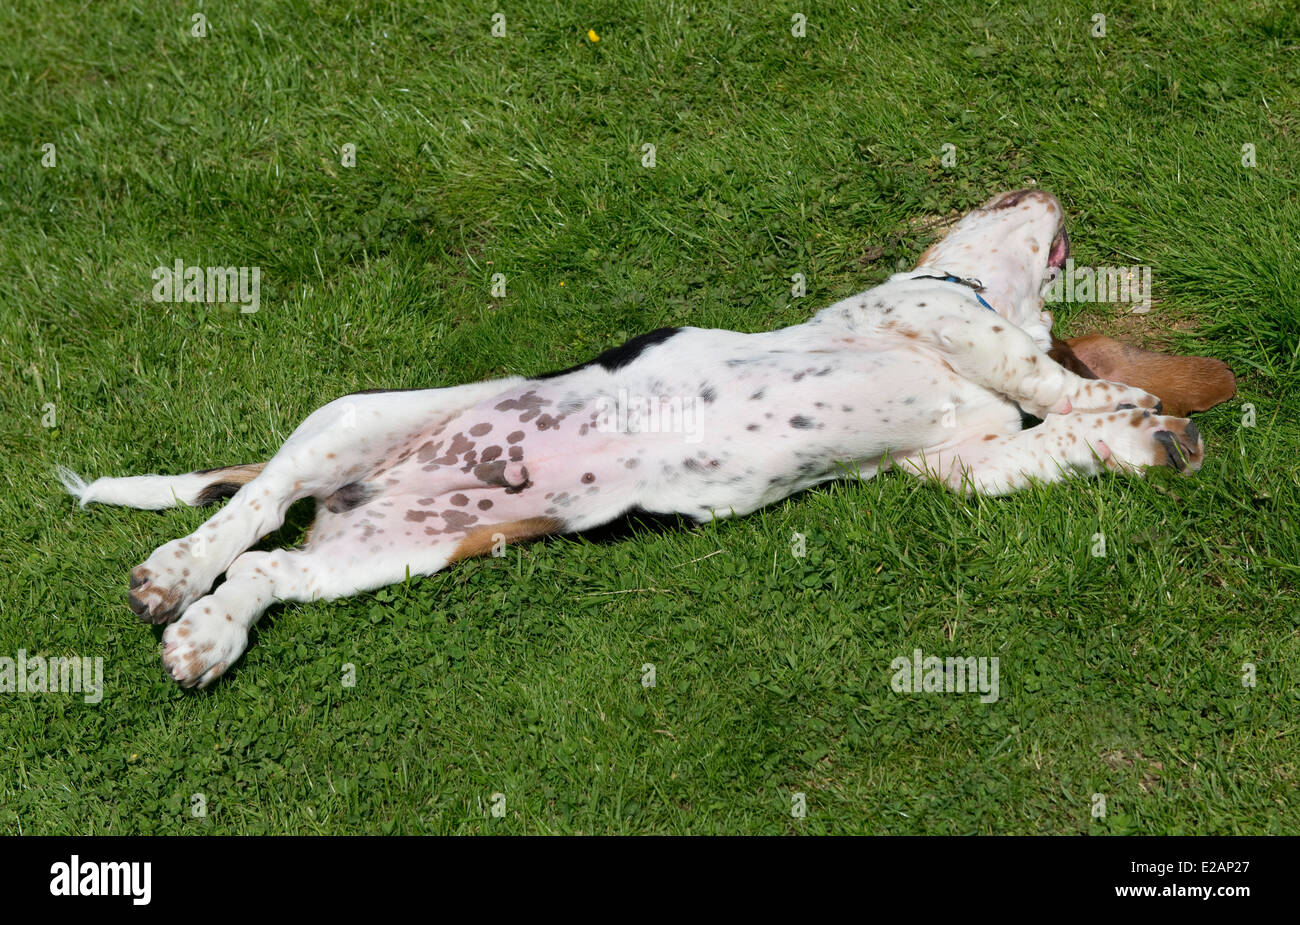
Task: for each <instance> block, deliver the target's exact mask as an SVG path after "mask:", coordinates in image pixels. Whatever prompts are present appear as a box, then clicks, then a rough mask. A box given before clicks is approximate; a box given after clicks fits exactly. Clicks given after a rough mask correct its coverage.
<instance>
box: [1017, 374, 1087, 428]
mask: <svg viewBox="0 0 1300 925" xmlns="http://www.w3.org/2000/svg"><path fill="white" fill-rule="evenodd" d="M1067 377H1068V374H1067V373H1066V372H1065V370H1063V369H1044V370H1043V371H1042V374H1041V375H1038V376H1031V377H1029V378H1027V379H1025V380H1023V381H1022V382H1021V383H1020V388H1019V394H1018V395H1016V396H1015V398H1016V403H1017V404H1018V405H1020V407H1021V408H1023V409H1024V410H1025V411H1027V412H1028V413H1030V414H1032V415H1033V416H1034V417H1036V418H1045V417H1047V416H1048V415H1049V414H1069V413H1070V412H1071V411H1073V410H1074V405H1073V402H1072V401H1071V400H1070V390H1069V384H1070V383H1069V379H1068V378H1067Z"/></svg>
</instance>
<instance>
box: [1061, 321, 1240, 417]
mask: <svg viewBox="0 0 1300 925" xmlns="http://www.w3.org/2000/svg"><path fill="white" fill-rule="evenodd" d="M1050 355H1051V357H1052V359H1054V360H1056V362H1058V363H1060V364H1061V365H1062V366H1064V367H1065V368H1066V369H1068V370H1070V371H1071V372H1073V373H1076V374H1077V375H1080V376H1084V375H1086V374H1085V373H1084V372H1082V371H1081V369H1080V367H1082V369H1086V370H1087V371H1088V373H1090V374H1091V376H1089V378H1093V379H1109V380H1111V381H1112V382H1122V383H1124V384H1125V385H1131V386H1135V387H1137V388H1139V389H1142V390H1143V391H1146V392H1150V393H1151V394H1152V395H1154V396H1156V397H1157V398H1159V399H1160V401H1161V403H1162V404H1163V405H1164V413H1165V414H1172V415H1174V416H1175V417H1185V416H1186V415H1187V414H1189V413H1190V412H1192V411H1207V410H1209V409H1210V408H1213V407H1214V406H1215V405H1217V404H1219V403H1220V402H1225V401H1227V400H1228V399H1229V398H1232V396H1234V395H1236V394H1237V380H1236V379H1235V378H1233V375H1232V370H1230V369H1228V366H1227V364H1225V363H1223V362H1222V361H1220V360H1216V359H1214V358H1213V357H1175V356H1169V355H1168V354H1165V353H1152V352H1151V351H1149V350H1139V349H1138V348H1137V347H1130V346H1129V345H1128V344H1121V343H1120V342H1119V341H1117V340H1112V339H1111V338H1109V337H1103V336H1102V335H1100V334H1086V335H1084V336H1083V337H1072V338H1070V339H1069V340H1065V341H1062V340H1057V339H1056V338H1055V337H1053V338H1052V349H1051V351H1050Z"/></svg>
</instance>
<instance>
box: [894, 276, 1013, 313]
mask: <svg viewBox="0 0 1300 925" xmlns="http://www.w3.org/2000/svg"><path fill="white" fill-rule="evenodd" d="M912 279H937V280H941V281H942V282H945V283H957V284H959V285H962V286H966V287H968V288H969V289H970V291H971V292H972V293H974V295H975V298H977V299H979V303H980V304H981V305H983V306H984V307H985V308H987V309H988V310H989V311H991V312H992V313H993V314H995V315H996V314H997V313H998V310H997V309H996V308H994V307H993V306H992V305H990V304H989V303H988V302H986V301H984V296H982V295H980V293H981V292H983V291H984V284H983V283H981V282H980V281H979V280H977V279H962V278H961V277H960V276H955V275H953V274H952V273H947V274H945V275H943V276H913V277H912Z"/></svg>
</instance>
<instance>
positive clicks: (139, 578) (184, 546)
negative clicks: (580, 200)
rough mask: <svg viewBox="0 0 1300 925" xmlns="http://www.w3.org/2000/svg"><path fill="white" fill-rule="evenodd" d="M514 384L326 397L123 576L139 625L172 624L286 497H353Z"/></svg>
mask: <svg viewBox="0 0 1300 925" xmlns="http://www.w3.org/2000/svg"><path fill="white" fill-rule="evenodd" d="M521 382H523V380H522V379H519V378H510V379H497V380H493V381H490V382H480V383H476V384H474V385H464V386H457V387H454V388H447V389H422V390H418V391H409V392H376V393H363V394H356V395H348V396H345V397H344V398H340V399H338V400H337V401H333V402H330V403H329V404H328V405H325V406H324V407H322V408H320V409H318V410H317V411H315V412H313V413H312V414H311V415H309V416H308V417H307V419H306V420H305V421H303V422H302V424H300V425H299V426H298V428H297V430H295V431H294V432H293V434H292V435H291V436H290V437H289V439H288V440H286V441H285V443H284V446H282V447H281V448H280V451H279V452H278V453H276V454H275V456H274V457H273V458H272V459H271V460H270V461H269V462H268V463H266V465H265V466H264V467H263V469H262V470H261V472H260V473H259V474H258V475H257V476H256V477H255V478H253V479H252V480H251V481H249V482H248V483H247V484H245V485H243V486H242V487H240V488H239V489H238V490H237V491H236V492H235V493H234V496H233V497H232V498H231V500H230V502H229V503H228V504H227V505H226V507H225V508H224V509H223V510H221V511H220V512H218V513H217V514H215V515H214V516H213V517H211V518H210V519H208V520H207V521H206V522H204V523H203V524H202V525H201V526H200V527H199V528H198V529H197V530H195V531H194V532H193V533H191V534H190V535H189V536H186V537H182V538H181V539H177V540H173V541H171V542H170V543H167V544H165V545H163V546H161V547H159V548H158V549H157V550H155V551H154V553H153V554H152V555H151V556H150V557H149V558H148V559H147V560H146V561H145V562H144V563H143V564H142V565H139V566H137V567H136V568H135V569H134V570H133V571H132V572H131V590H130V594H129V596H128V600H129V603H130V605H131V609H132V610H133V611H134V612H135V613H136V614H137V615H138V616H139V617H140V618H141V619H142V620H145V621H146V622H149V623H167V622H170V621H172V620H175V619H176V618H177V617H178V616H180V615H181V613H182V612H184V611H185V609H186V608H187V607H188V606H189V605H190V604H191V603H192V602H193V601H194V600H195V599H197V598H198V597H200V596H201V595H203V594H204V593H206V592H207V590H208V589H209V588H210V587H212V583H213V582H214V581H216V579H217V577H218V576H220V575H221V573H222V572H224V571H225V570H226V569H227V568H228V567H229V566H230V565H231V563H232V562H234V561H235V558H236V557H237V556H238V555H239V554H240V553H242V552H244V551H245V550H246V549H248V548H249V547H250V546H251V545H252V544H253V543H255V542H257V540H258V539H260V538H261V537H263V536H265V535H266V534H267V533H270V532H271V531H272V530H275V529H277V528H278V527H280V525H281V524H283V523H284V515H285V512H286V511H287V510H288V509H289V506H290V505H291V504H292V503H293V502H295V501H297V500H299V499H300V498H307V497H315V498H318V499H321V500H323V501H325V502H326V503H327V504H331V503H335V502H336V501H337V503H339V504H345V505H346V504H349V503H354V502H355V500H356V499H355V498H353V497H352V496H353V495H354V494H355V493H356V486H358V485H359V483H361V482H362V481H363V480H364V479H365V478H366V477H367V476H369V475H371V474H373V473H374V471H375V469H376V468H377V467H379V466H380V465H381V464H382V462H383V461H384V460H385V459H386V458H389V457H390V456H391V455H392V454H393V453H394V452H396V451H398V450H400V449H401V448H402V447H403V446H406V445H408V444H410V443H411V442H413V441H415V440H417V439H419V438H420V436H421V435H422V434H428V433H430V432H433V431H437V430H439V429H440V428H442V427H444V426H445V425H446V424H447V423H448V422H450V421H451V420H453V419H454V418H455V417H456V416H457V415H459V414H460V413H461V412H462V411H464V410H466V409H467V408H471V407H473V406H474V405H475V404H477V403H478V402H480V401H483V400H485V399H488V398H491V397H492V396H493V395H496V394H500V393H501V392H503V391H505V390H507V389H509V388H511V387H512V386H514V385H517V384H519V383H521Z"/></svg>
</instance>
